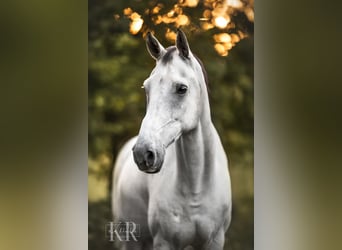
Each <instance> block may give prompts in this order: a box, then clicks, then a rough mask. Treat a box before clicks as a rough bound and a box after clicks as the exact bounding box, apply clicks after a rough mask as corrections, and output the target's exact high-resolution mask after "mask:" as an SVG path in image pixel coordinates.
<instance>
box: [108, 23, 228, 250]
mask: <svg viewBox="0 0 342 250" xmlns="http://www.w3.org/2000/svg"><path fill="white" fill-rule="evenodd" d="M146 43H147V49H148V51H149V53H150V54H151V56H152V57H153V58H154V59H155V60H156V66H155V68H154V69H153V71H152V73H151V75H150V76H149V77H148V78H147V79H146V80H145V82H144V85H143V87H144V89H145V91H146V98H147V111H146V115H145V118H144V119H143V121H142V124H141V128H140V131H139V135H138V136H137V137H135V138H132V139H131V140H130V141H129V142H127V143H126V145H125V146H124V147H123V148H122V150H121V151H120V153H119V155H118V158H117V161H116V164H115V170H114V182H113V212H114V218H115V221H116V222H133V223H134V224H135V225H139V226H140V228H139V229H140V231H139V237H137V238H136V240H137V241H135V239H130V240H129V241H122V242H121V243H122V244H121V249H128V250H134V249H196V250H197V249H210V250H215V249H222V248H223V245H224V240H225V232H226V230H227V229H228V227H229V224H230V221H231V208H232V203H231V186H230V177H229V172H228V165H227V157H226V154H225V152H224V149H223V147H222V144H221V141H220V138H219V135H218V133H217V132H216V129H215V127H214V125H213V123H212V121H211V116H210V106H209V100H208V92H207V85H206V83H207V82H206V81H207V79H206V75H205V70H204V68H203V66H202V64H201V63H200V61H199V60H198V59H197V57H195V56H194V55H193V54H192V52H191V51H190V48H189V44H188V41H187V39H186V37H185V35H184V33H183V32H182V31H181V30H178V32H177V38H176V46H171V47H169V48H167V49H165V48H164V47H163V46H162V45H161V44H160V43H159V41H158V40H157V39H156V38H155V37H154V36H153V35H152V34H151V33H148V34H147V39H146ZM132 150H133V151H132ZM137 166H138V167H137Z"/></svg>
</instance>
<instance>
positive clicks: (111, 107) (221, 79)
mask: <svg viewBox="0 0 342 250" xmlns="http://www.w3.org/2000/svg"><path fill="white" fill-rule="evenodd" d="M156 2H157V1H150V2H149V5H147V3H145V2H143V1H123V0H120V1H119V0H118V1H109V0H101V1H94V0H90V1H89V45H88V46H89V57H88V58H89V63H88V65H89V75H88V79H89V86H88V90H89V91H88V93H89V94H88V95H89V96H88V105H89V107H88V108H89V149H88V150H89V184H88V185H89V249H94V250H95V249H111V248H112V247H113V246H112V245H111V244H109V243H108V242H107V240H106V239H105V233H104V230H103V229H104V223H106V222H108V221H111V220H112V218H111V212H110V206H109V204H110V188H111V174H112V166H113V163H114V160H115V156H116V155H117V153H118V151H119V149H120V148H121V146H122V145H123V144H124V143H125V142H126V141H127V140H128V139H129V138H131V137H132V136H135V135H136V134H137V133H138V131H139V127H140V123H141V120H142V118H143V117H144V113H145V94H144V91H143V90H142V89H141V85H142V83H143V81H144V80H145V79H146V78H147V77H148V75H149V74H150V72H151V70H152V69H153V67H154V64H155V62H154V60H153V59H152V58H151V57H150V56H149V54H148V53H147V51H146V47H145V41H144V39H143V38H142V36H141V34H140V33H138V34H137V35H132V34H130V33H129V23H130V20H129V19H128V18H126V17H124V16H123V10H124V9H125V8H127V7H132V6H134V10H135V11H137V12H139V11H140V12H139V13H143V12H144V9H145V8H148V7H150V6H151V4H155V3H156ZM161 2H163V3H164V5H166V6H167V5H171V4H172V2H173V1H170V2H171V3H169V2H166V1H161ZM152 6H153V5H152ZM189 11H190V14H191V15H192V16H196V15H198V16H200V14H201V12H202V11H203V10H202V9H201V6H200V5H199V6H198V7H197V8H192V9H191V10H189ZM114 15H116V16H117V18H114ZM119 16H120V18H118V17H119ZM235 18H238V17H235ZM242 20H243V21H244V22H245V19H242ZM144 21H145V24H146V25H149V29H151V30H153V31H154V32H155V36H156V37H157V38H158V39H159V41H160V42H161V43H162V44H163V45H164V46H165V47H167V46H170V45H172V43H171V42H170V41H169V40H167V39H166V38H165V36H164V34H165V33H166V30H167V29H168V28H170V29H173V30H174V29H175V28H174V27H172V26H170V25H167V24H160V25H158V26H153V23H152V22H149V20H144ZM236 22H237V23H239V19H237V20H236ZM241 23H242V24H243V22H242V21H241ZM241 23H239V24H240V26H241V25H242V24H241ZM250 25H251V24H250V23H249V26H250ZM249 26H248V27H249ZM182 29H183V30H184V31H185V33H186V34H187V37H188V40H189V43H190V47H191V50H192V51H193V53H195V54H196V55H197V56H198V57H199V58H200V59H201V60H202V61H203V64H204V66H205V68H206V70H207V72H208V76H209V97H210V104H211V112H212V119H213V123H214V125H215V127H216V128H217V130H218V132H219V134H220V137H221V140H222V142H223V145H224V148H225V150H226V152H227V154H228V158H229V164H230V165H229V168H230V172H231V178H232V189H233V221H232V225H231V228H230V229H229V232H228V234H227V237H228V238H229V240H228V244H226V248H225V249H253V235H254V234H253V204H254V202H253V150H254V149H253V120H254V118H253V116H254V113H253V87H254V86H253V61H254V58H253V34H252V30H251V29H250V28H249V29H248V31H249V33H248V37H247V38H244V39H242V40H241V41H240V42H239V43H237V44H236V46H234V47H233V48H232V49H231V50H230V51H229V55H228V56H227V57H222V56H219V55H218V54H217V52H216V51H215V49H214V47H213V44H214V40H213V34H215V33H219V32H220V31H219V30H217V29H216V28H214V29H211V30H208V31H204V30H200V32H198V31H196V30H193V29H192V28H189V27H187V26H185V27H182ZM101 188H102V189H104V190H102V191H101V190H100V189H101Z"/></svg>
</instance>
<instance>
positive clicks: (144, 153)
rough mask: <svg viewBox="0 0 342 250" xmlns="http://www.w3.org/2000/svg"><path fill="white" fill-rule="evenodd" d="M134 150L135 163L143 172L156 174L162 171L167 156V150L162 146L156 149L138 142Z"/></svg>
mask: <svg viewBox="0 0 342 250" xmlns="http://www.w3.org/2000/svg"><path fill="white" fill-rule="evenodd" d="M132 150H133V157H134V161H135V163H136V164H137V166H138V168H139V169H140V170H141V171H143V172H145V173H148V174H155V173H158V172H159V171H160V169H161V167H162V165H163V162H164V156H165V148H164V147H163V146H162V145H160V146H159V147H158V148H156V147H152V146H151V145H149V144H148V143H146V142H144V141H141V140H138V141H137V143H136V144H135V145H134V147H133V149H132Z"/></svg>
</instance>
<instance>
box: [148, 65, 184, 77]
mask: <svg viewBox="0 0 342 250" xmlns="http://www.w3.org/2000/svg"><path fill="white" fill-rule="evenodd" d="M187 72H189V66H188V65H184V63H179V62H177V61H174V62H173V63H169V64H166V65H165V64H163V63H161V64H158V65H157V66H156V68H155V69H154V72H153V76H155V77H160V78H163V79H167V78H173V77H177V78H179V77H186V76H187V75H188V74H187Z"/></svg>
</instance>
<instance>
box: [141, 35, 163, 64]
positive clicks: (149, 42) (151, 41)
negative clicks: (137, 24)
mask: <svg viewBox="0 0 342 250" xmlns="http://www.w3.org/2000/svg"><path fill="white" fill-rule="evenodd" d="M146 47H147V50H148V52H149V53H150V55H151V56H152V57H153V58H154V59H155V60H158V58H160V56H161V54H162V53H163V52H164V50H165V49H164V47H163V46H162V45H161V44H160V43H159V41H158V40H157V38H155V37H154V36H153V35H152V34H151V32H147V37H146Z"/></svg>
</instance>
